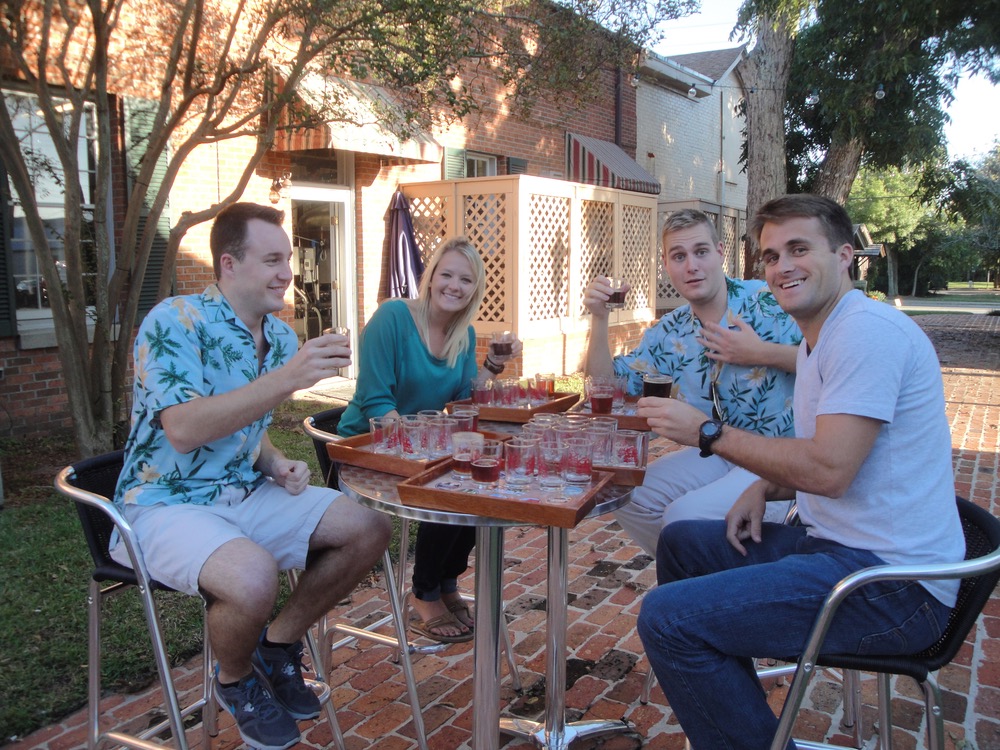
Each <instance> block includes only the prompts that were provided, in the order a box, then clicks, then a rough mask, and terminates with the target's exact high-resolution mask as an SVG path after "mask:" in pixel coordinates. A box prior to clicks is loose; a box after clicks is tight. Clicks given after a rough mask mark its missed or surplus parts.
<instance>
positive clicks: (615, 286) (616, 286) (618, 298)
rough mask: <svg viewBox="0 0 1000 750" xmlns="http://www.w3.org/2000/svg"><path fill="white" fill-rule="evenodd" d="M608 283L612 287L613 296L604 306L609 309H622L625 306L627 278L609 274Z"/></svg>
mask: <svg viewBox="0 0 1000 750" xmlns="http://www.w3.org/2000/svg"><path fill="white" fill-rule="evenodd" d="M608 285H609V286H610V287H611V296H610V297H608V301H607V302H605V303H604V307H605V308H607V309H608V310H621V309H622V308H623V307H625V279H623V278H621V277H618V276H609V277H608Z"/></svg>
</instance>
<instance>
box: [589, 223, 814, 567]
mask: <svg viewBox="0 0 1000 750" xmlns="http://www.w3.org/2000/svg"><path fill="white" fill-rule="evenodd" d="M663 257H664V265H665V267H666V269H667V273H668V274H669V276H670V281H671V283H672V284H673V286H674V288H675V289H676V290H677V291H678V293H679V294H680V295H681V296H682V297H683V298H684V299H685V300H686V301H687V303H688V304H686V305H683V306H681V307H678V308H677V309H676V310H673V311H672V312H670V313H668V314H667V315H665V316H664V317H663V318H661V319H660V320H659V321H658V322H657V323H655V324H654V325H653V326H651V327H650V328H649V329H648V330H647V331H646V332H645V333H644V334H643V337H642V341H641V342H640V343H639V346H638V347H637V348H636V349H635V350H634V351H632V352H630V353H628V354H623V355H619V356H617V357H612V356H611V350H610V346H609V343H608V310H607V309H606V308H605V305H604V303H605V302H606V301H607V299H608V298H609V297H610V293H611V287H610V286H609V285H608V283H607V279H605V278H604V277H602V276H598V277H597V278H595V279H594V280H593V281H592V282H591V283H590V285H589V286H588V287H587V290H586V292H585V295H584V304H585V305H586V306H587V309H589V310H590V312H591V313H592V321H591V331H590V342H589V346H588V350H587V359H586V370H587V374H588V375H592V376H610V375H612V374H614V375H619V376H626V377H627V378H628V383H629V391H630V392H631V393H633V394H639V393H641V392H642V375H643V374H644V373H660V374H663V375H668V376H670V377H671V378H672V379H673V384H674V386H675V387H674V393H675V396H676V398H678V399H681V400H683V401H687V402H688V403H690V404H692V405H694V406H696V407H697V408H698V409H700V410H701V411H702V412H704V413H705V414H706V415H713V412H716V414H714V415H713V416H716V418H718V419H720V420H721V421H723V422H726V423H727V424H730V425H733V426H737V427H739V428H741V429H744V430H750V431H752V432H756V433H758V434H761V435H767V436H778V435H791V434H792V400H791V399H792V389H793V387H794V383H795V376H794V374H793V373H794V371H795V353H796V350H797V348H798V343H799V341H801V338H802V335H801V333H800V332H799V328H798V326H797V325H796V324H795V321H794V320H792V318H791V316H789V315H788V314H786V313H785V312H784V311H783V310H782V309H781V308H780V307H778V304H777V302H775V300H774V297H773V296H772V295H771V293H770V292H769V291H768V289H767V285H766V283H765V282H763V281H742V280H739V279H731V278H728V277H727V276H726V275H725V272H724V271H723V267H722V264H723V259H724V255H723V245H722V243H721V242H719V238H718V235H717V234H716V231H715V226H714V225H713V224H712V221H711V220H710V219H709V218H708V216H706V215H705V214H704V213H702V212H701V211H696V210H693V209H683V210H681V211H677V212H675V213H673V214H671V215H670V217H669V218H668V219H667V222H666V224H665V225H664V228H663ZM713 394H714V396H715V398H714V399H713ZM716 402H717V403H716ZM756 479H757V477H756V476H754V475H753V474H751V473H750V472H748V471H746V470H745V469H742V468H740V467H738V466H736V465H735V464H733V463H731V462H729V461H726V460H724V459H722V458H719V457H718V456H713V455H706V454H705V452H704V451H701V452H699V450H698V449H696V448H684V449H682V450H680V451H677V452H675V453H670V454H668V455H666V456H663V457H662V458H660V459H658V460H656V461H654V462H653V463H652V464H650V466H649V467H648V468H647V470H646V476H645V479H644V480H643V484H642V486H641V487H637V488H636V489H635V491H634V492H633V494H632V502H631V503H630V504H628V505H626V506H625V507H624V508H622V509H621V510H619V511H618V512H617V513H616V517H617V519H618V522H619V523H620V524H621V525H622V528H624V529H625V531H626V532H628V534H629V535H630V536H632V538H633V539H635V541H636V543H637V544H638V545H639V546H640V547H642V548H643V550H645V551H646V552H647V553H648V554H649V555H650V556H653V557H655V555H656V542H657V539H658V538H659V536H660V529H661V528H663V526H665V525H666V524H668V523H673V522H674V521H678V520H682V519H719V518H723V517H725V515H726V512H727V511H728V510H729V508H730V506H731V505H732V504H733V502H734V501H735V500H736V498H738V497H739V496H740V494H741V493H742V492H743V490H745V489H746V488H747V487H749V486H750V484H751V483H752V482H753V481H754V480H756ZM771 506H774V507H771ZM786 508H787V503H771V504H770V505H769V507H768V512H769V519H768V520H775V519H780V518H781V516H782V514H783V513H784V511H785V509H786Z"/></svg>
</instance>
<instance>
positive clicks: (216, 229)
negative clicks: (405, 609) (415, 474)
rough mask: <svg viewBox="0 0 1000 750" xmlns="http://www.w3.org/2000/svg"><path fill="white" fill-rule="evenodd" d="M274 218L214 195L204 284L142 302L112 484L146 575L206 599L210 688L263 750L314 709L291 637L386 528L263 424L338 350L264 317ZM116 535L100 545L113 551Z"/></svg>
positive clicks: (284, 262) (278, 296) (291, 735)
mask: <svg viewBox="0 0 1000 750" xmlns="http://www.w3.org/2000/svg"><path fill="white" fill-rule="evenodd" d="M283 218H284V214H283V212H281V211H278V210H277V209H274V208H271V207H269V206H258V205H255V204H251V203H236V204H233V205H231V206H229V207H227V208H225V209H223V211H221V212H220V213H219V215H218V216H217V217H216V220H215V223H214V225H213V227H212V232H211V238H210V245H211V249H212V261H213V265H214V268H215V275H216V278H217V280H218V281H217V283H216V284H213V285H212V286H210V287H208V288H207V289H206V290H205V291H204V292H203V293H202V294H196V295H189V296H186V297H175V298H172V299H167V300H164V301H163V302H161V303H160V304H159V305H157V306H156V307H155V308H154V309H153V310H152V311H151V312H150V313H149V315H147V316H146V318H145V320H144V321H143V323H142V325H141V326H140V328H139V332H138V335H137V336H136V340H135V385H134V389H133V404H132V431H131V434H130V435H129V439H128V443H127V445H126V452H125V465H124V468H123V470H122V474H121V477H120V478H119V482H118V489H117V492H116V494H115V502H116V503H117V504H118V505H119V507H121V508H122V510H123V512H124V514H125V516H126V518H127V519H128V520H129V522H130V523H131V525H132V527H133V530H134V532H135V535H136V537H137V539H138V542H139V547H140V549H141V552H142V556H143V559H144V561H145V563H146V566H147V568H148V569H149V573H150V575H151V576H152V577H153V578H155V579H156V580H158V581H160V582H162V583H165V584H167V585H168V586H171V587H173V588H175V589H177V590H179V591H184V592H186V593H189V594H199V595H201V596H203V597H204V598H205V600H206V602H207V604H208V615H207V616H208V627H209V635H210V638H211V642H212V647H213V650H214V651H215V655H216V657H217V659H218V664H217V667H216V679H217V683H218V684H217V685H216V694H217V696H218V697H219V699H220V701H221V702H222V703H223V704H224V705H225V706H226V708H228V709H229V711H231V712H232V713H233V715H234V717H235V718H236V723H237V725H238V727H239V730H240V734H241V736H242V737H243V739H244V741H245V742H246V743H247V744H248V745H251V746H253V747H255V748H260V749H261V750H284V748H287V747H290V746H291V745H294V744H295V743H297V742H298V741H299V729H298V725H297V723H296V720H298V719H305V718H312V717H315V716H317V715H319V708H320V707H319V702H318V700H317V699H316V695H315V694H314V693H313V692H312V691H311V690H310V689H309V688H308V686H306V685H305V683H304V682H303V679H302V672H301V656H302V644H301V638H302V636H303V635H304V634H305V632H306V629H307V628H308V627H310V626H311V625H312V624H313V623H314V622H316V621H317V620H318V619H319V618H320V616H321V615H323V614H325V613H326V612H328V611H329V610H330V609H331V608H332V607H333V606H334V605H335V604H336V602H337V601H339V600H340V599H341V598H342V597H344V596H345V595H346V594H347V593H349V592H350V591H351V589H353V588H354V586H355V585H356V584H357V582H358V581H359V580H360V579H361V578H362V577H363V576H364V575H365V574H366V573H367V572H368V571H369V570H370V569H371V567H372V565H373V564H374V563H375V561H376V560H377V559H378V558H379V557H380V555H381V554H382V552H383V550H384V549H385V546H386V544H387V543H388V539H389V531H390V526H389V523H388V522H387V519H386V517H385V516H383V515H381V514H379V513H375V512H373V511H370V510H367V509H364V508H362V507H361V506H359V505H358V504H356V503H354V502H352V501H350V500H349V499H348V498H346V497H344V496H343V495H340V494H339V493H337V492H334V491H333V490H330V489H327V488H321V487H312V486H310V485H309V469H308V467H307V465H306V464H305V463H304V462H302V461H292V460H289V459H287V458H285V456H284V455H282V453H281V451H279V450H278V449H277V448H276V447H275V446H274V445H273V444H272V443H271V441H270V439H269V438H268V435H267V428H268V425H269V424H270V422H271V413H272V410H273V409H274V407H275V406H277V405H278V404H280V403H281V402H282V401H284V400H285V399H287V398H289V397H291V395H292V394H293V393H294V392H295V391H297V390H300V389H302V388H308V387H311V386H312V385H314V384H315V383H316V382H317V381H319V380H321V379H322V378H324V377H329V376H331V375H333V374H334V373H336V372H337V371H338V369H339V368H340V367H343V366H346V365H348V364H350V353H351V352H350V342H349V341H348V340H347V339H346V338H345V337H343V336H336V335H325V336H321V337H319V338H316V339H312V340H309V341H307V342H306V343H305V344H304V345H303V346H302V348H301V349H298V338H297V336H296V334H295V332H294V331H293V330H292V329H291V328H290V327H289V326H288V325H287V324H286V323H284V322H282V321H281V320H279V319H278V318H277V317H275V313H277V312H278V311H280V310H281V309H282V308H283V307H284V305H285V292H286V291H287V290H288V286H289V284H291V282H292V272H291V266H290V261H291V254H292V252H291V245H290V243H289V241H288V235H287V233H286V232H285V230H284V228H283V226H282V222H283ZM296 349H298V351H296ZM121 547H122V545H121V544H120V543H119V544H117V546H115V547H114V548H113V549H112V555H113V556H114V557H115V558H116V559H118V560H119V561H122V562H125V563H127V560H128V558H127V555H125V554H124V550H123V549H121ZM291 568H296V569H303V570H304V573H303V574H302V576H301V577H300V578H299V582H298V585H297V587H296V589H295V591H294V592H293V593H292V595H291V596H290V598H289V600H288V602H287V604H286V605H285V606H284V608H283V609H282V610H281V612H279V613H278V615H277V617H275V618H274V620H273V621H271V622H270V624H268V619H269V618H270V615H271V612H272V610H273V607H274V605H275V601H276V599H277V594H278V576H277V573H278V570H284V569H291Z"/></svg>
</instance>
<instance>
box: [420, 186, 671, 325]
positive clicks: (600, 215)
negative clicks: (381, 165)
mask: <svg viewBox="0 0 1000 750" xmlns="http://www.w3.org/2000/svg"><path fill="white" fill-rule="evenodd" d="M402 189H403V193H404V194H405V195H406V197H407V199H408V200H409V203H410V209H411V216H412V218H413V225H414V232H415V235H416V240H417V244H418V245H419V246H420V250H421V255H422V257H424V259H425V260H426V259H428V258H429V257H430V255H431V253H432V252H433V250H434V249H435V248H436V247H437V245H438V244H439V243H440V242H441V241H443V240H444V239H447V238H448V237H451V236H454V235H456V234H464V235H466V236H467V237H468V238H469V239H470V240H471V241H472V243H473V244H474V245H475V246H476V247H477V248H478V249H479V252H480V254H481V255H482V258H483V262H484V265H485V266H486V295H485V297H484V301H483V305H482V307H481V309H480V316H479V319H478V320H477V325H476V328H477V332H478V333H479V334H480V335H484V334H487V333H489V332H490V331H494V330H501V329H505V328H509V329H514V330H517V331H518V332H519V333H520V334H522V339H525V338H526V336H530V335H531V334H534V335H536V336H539V337H544V336H552V335H556V334H560V333H563V334H565V333H576V332H579V331H582V330H585V329H586V328H587V327H588V326H589V313H588V312H587V311H586V309H585V308H584V307H583V305H582V298H583V292H584V290H585V288H586V286H587V284H588V283H589V282H590V280H591V279H592V278H593V277H594V276H595V275H597V274H601V275H604V276H610V275H619V276H624V277H625V278H627V279H628V280H629V283H630V284H632V287H633V290H632V292H631V293H630V294H629V297H628V299H627V300H626V309H625V310H624V311H620V312H617V313H616V321H617V322H618V323H622V322H628V321H630V320H634V319H643V320H648V319H649V318H650V317H651V314H652V304H651V301H652V298H653V295H654V294H655V287H654V286H653V283H652V274H653V264H652V261H651V258H650V253H652V252H653V227H654V223H655V216H656V203H655V198H654V197H652V196H646V195H641V194H636V193H632V192H629V191H624V190H612V189H607V188H595V187H592V186H588V185H581V184H578V183H572V182H567V181H564V180H553V179H548V178H541V177H533V176H528V175H514V176H507V177H489V178H485V177H484V178H471V179H466V180H442V181H438V182H425V183H411V184H408V185H404V186H402ZM529 331H530V333H529Z"/></svg>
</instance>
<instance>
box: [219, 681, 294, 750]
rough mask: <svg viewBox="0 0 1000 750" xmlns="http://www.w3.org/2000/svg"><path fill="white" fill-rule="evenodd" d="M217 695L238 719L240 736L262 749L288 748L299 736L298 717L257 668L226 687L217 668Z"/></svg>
mask: <svg viewBox="0 0 1000 750" xmlns="http://www.w3.org/2000/svg"><path fill="white" fill-rule="evenodd" d="M215 695H216V697H218V699H219V703H221V704H222V705H223V706H225V708H226V710H227V711H229V713H231V714H232V715H233V718H234V719H236V727H237V728H238V729H239V731H240V737H242V738H243V741H244V742H245V743H247V745H249V746H250V747H254V748H257V749H258V750H287V748H290V747H291V746H292V745H294V744H296V743H297V742H298V741H299V739H300V735H299V727H298V725H297V724H296V723H295V719H293V718H292V717H291V715H289V713H288V711H286V710H285V709H284V707H283V706H282V705H281V704H280V703H279V702H278V701H277V700H276V699H275V697H274V695H273V694H272V693H271V690H270V689H269V688H268V685H267V680H265V679H264V678H263V677H262V676H261V675H260V674H259V673H258V672H257V670H256V668H255V669H254V670H253V671H252V672H250V674H248V675H247V676H246V677H244V678H243V679H242V680H240V681H239V682H238V683H237V684H236V685H234V686H231V687H223V686H222V685H221V684H220V683H219V677H218V668H216V678H215Z"/></svg>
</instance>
